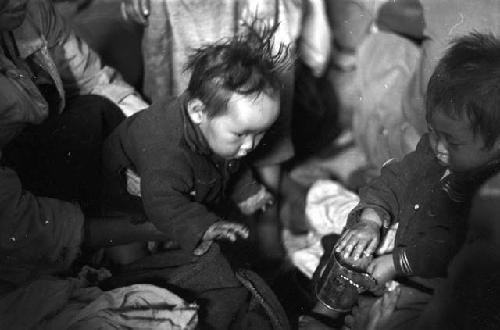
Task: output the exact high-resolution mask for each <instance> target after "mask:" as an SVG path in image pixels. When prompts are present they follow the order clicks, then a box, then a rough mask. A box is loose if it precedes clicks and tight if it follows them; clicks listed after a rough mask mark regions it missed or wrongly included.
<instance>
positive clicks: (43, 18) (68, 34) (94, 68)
mask: <svg viewBox="0 0 500 330" xmlns="http://www.w3.org/2000/svg"><path fill="white" fill-rule="evenodd" d="M38 4H39V9H40V10H39V13H38V15H39V17H38V19H39V20H40V22H39V23H40V25H41V27H42V34H43V35H44V36H45V37H46V39H47V43H48V48H49V49H48V50H49V53H50V55H52V58H53V60H54V62H55V65H56V68H57V70H58V72H59V75H60V76H61V79H62V82H63V85H64V89H65V92H66V93H67V95H68V96H71V95H72V94H94V95H101V96H104V97H106V98H108V99H110V100H111V101H112V102H114V103H116V104H117V105H118V106H119V107H120V108H121V109H122V111H123V113H124V114H125V115H126V116H130V115H132V114H134V113H136V112H138V111H140V110H142V109H144V108H146V107H147V106H148V104H147V103H146V102H144V100H143V99H142V98H141V97H140V96H139V94H138V93H137V92H136V91H135V90H134V88H133V87H132V86H130V85H129V84H127V83H126V82H125V81H124V80H123V78H122V76H121V75H120V74H119V73H118V72H117V71H116V70H115V69H114V68H111V67H109V66H106V65H104V64H103V63H102V61H101V59H100V58H99V55H97V53H96V52H94V51H93V50H92V49H91V48H90V47H89V46H88V45H87V43H86V42H85V41H83V40H82V39H81V38H79V37H78V36H76V35H75V33H74V32H73V31H72V29H71V28H70V27H69V26H68V25H67V24H66V22H65V21H64V19H63V18H62V17H61V16H60V15H59V14H58V13H57V11H56V10H55V9H54V6H53V5H52V4H51V2H50V1H48V0H38Z"/></svg>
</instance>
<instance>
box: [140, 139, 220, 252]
mask: <svg viewBox="0 0 500 330" xmlns="http://www.w3.org/2000/svg"><path fill="white" fill-rule="evenodd" d="M140 158H141V161H140V162H139V163H138V164H137V165H138V171H139V173H140V176H141V194H142V202H143V205H144V209H145V212H146V215H147V217H148V219H149V220H150V221H151V222H153V224H154V225H155V226H156V228H158V230H160V231H161V232H163V233H164V234H166V235H167V236H168V237H169V238H171V239H174V240H175V241H176V242H177V243H179V244H180V246H181V247H182V248H183V249H184V251H186V252H192V251H193V250H194V249H195V247H196V246H197V245H198V244H199V242H200V241H201V239H202V237H203V234H204V233H205V231H206V230H207V229H208V227H210V225H212V224H213V223H214V222H216V221H218V220H219V217H218V216H217V215H216V214H215V213H212V212H210V211H209V210H208V209H207V208H206V207H205V206H204V205H203V204H201V203H199V202H196V201H195V200H194V196H192V192H193V187H194V182H193V180H194V178H192V175H191V173H190V166H189V164H188V162H187V160H186V159H185V158H184V155H183V154H182V153H177V154H176V153H175V152H168V151H165V150H157V149H156V150H155V148H150V149H149V150H147V149H144V151H143V154H142V155H141V156H140Z"/></svg>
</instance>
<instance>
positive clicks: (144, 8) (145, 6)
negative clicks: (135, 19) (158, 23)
mask: <svg viewBox="0 0 500 330" xmlns="http://www.w3.org/2000/svg"><path fill="white" fill-rule="evenodd" d="M140 5H141V13H142V16H144V17H145V18H147V17H148V16H149V14H150V10H151V9H150V2H149V0H141V3H140Z"/></svg>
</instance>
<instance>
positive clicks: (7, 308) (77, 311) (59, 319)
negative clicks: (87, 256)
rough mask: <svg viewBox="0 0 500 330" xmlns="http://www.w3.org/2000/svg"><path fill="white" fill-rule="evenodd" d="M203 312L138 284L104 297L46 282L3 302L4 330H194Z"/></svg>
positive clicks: (67, 282) (63, 282)
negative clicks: (200, 313) (199, 312)
mask: <svg viewBox="0 0 500 330" xmlns="http://www.w3.org/2000/svg"><path fill="white" fill-rule="evenodd" d="M197 323H198V306H197V305H193V304H187V303H186V302H184V300H182V299H181V298H179V297H178V296H177V295H175V294H173V293H172V292H170V291H168V290H166V289H163V288H159V287H156V286H153V285H149V284H136V285H131V286H127V287H123V288H118V289H114V290H111V291H107V292H103V291H102V290H100V289H99V288H97V287H95V286H94V287H92V286H91V287H88V286H86V284H85V281H84V280H82V279H78V278H69V279H59V278H55V277H47V278H45V279H38V280H35V281H33V282H31V283H29V284H27V285H25V286H23V287H21V288H19V289H17V290H14V291H11V292H9V293H7V294H3V295H1V296H0V329H10V330H15V329H23V330H24V329H71V330H77V329H78V330H79V329H82V330H84V329H85V330H88V329H103V330H106V329H110V330H111V329H113V330H116V329H158V330H191V329H195V327H196V325H197Z"/></svg>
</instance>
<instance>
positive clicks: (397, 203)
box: [348, 136, 429, 229]
mask: <svg viewBox="0 0 500 330" xmlns="http://www.w3.org/2000/svg"><path fill="white" fill-rule="evenodd" d="M428 146H429V143H428V140H427V137H426V136H425V137H423V138H422V139H421V140H420V142H419V144H418V145H417V149H416V150H415V151H413V152H411V153H409V154H408V155H406V156H405V157H404V158H403V159H402V160H401V161H397V160H389V161H387V162H386V164H385V165H384V166H383V167H382V170H381V172H380V176H379V177H377V178H375V179H373V180H372V181H371V182H370V183H369V184H368V185H367V186H365V187H364V188H362V189H361V190H360V192H359V198H360V202H359V204H358V205H357V206H356V207H355V208H354V209H353V210H352V211H351V213H350V215H349V220H348V226H349V225H350V224H352V223H353V222H355V221H357V220H358V219H359V215H360V214H361V212H362V210H364V209H366V208H371V209H373V210H374V211H375V212H377V214H378V215H379V217H380V219H382V222H383V227H384V228H385V229H387V228H388V227H389V226H390V225H391V224H392V223H394V222H397V221H398V218H397V217H398V214H399V211H400V209H401V207H402V203H404V202H405V201H404V200H403V199H404V198H405V190H406V189H407V187H408V184H409V183H410V180H411V179H412V178H413V177H414V175H415V174H416V173H417V172H418V171H419V168H420V164H421V162H422V159H423V157H426V149H427V148H428Z"/></svg>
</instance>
